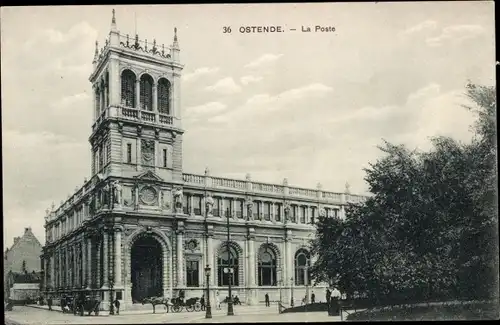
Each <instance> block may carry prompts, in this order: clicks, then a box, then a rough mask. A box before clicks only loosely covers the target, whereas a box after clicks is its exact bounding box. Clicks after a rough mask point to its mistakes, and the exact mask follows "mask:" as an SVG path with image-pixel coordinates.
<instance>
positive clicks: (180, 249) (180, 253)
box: [177, 229, 184, 287]
mask: <svg viewBox="0 0 500 325" xmlns="http://www.w3.org/2000/svg"><path fill="white" fill-rule="evenodd" d="M183 235H184V230H183V229H182V230H177V286H178V287H180V286H184V267H183V266H184V236H183Z"/></svg>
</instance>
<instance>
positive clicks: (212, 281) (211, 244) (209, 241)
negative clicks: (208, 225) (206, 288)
mask: <svg viewBox="0 0 500 325" xmlns="http://www.w3.org/2000/svg"><path fill="white" fill-rule="evenodd" d="M212 237H213V236H212V235H211V234H209V235H208V238H207V250H208V256H207V264H208V265H209V266H210V269H211V270H212V271H211V274H210V286H212V287H213V286H214V285H215V278H216V274H217V270H216V269H215V266H214V256H215V252H214V239H213V238H212Z"/></svg>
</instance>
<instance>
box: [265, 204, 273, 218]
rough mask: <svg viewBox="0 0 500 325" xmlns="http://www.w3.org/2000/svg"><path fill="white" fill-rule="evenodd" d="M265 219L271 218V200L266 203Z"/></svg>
mask: <svg viewBox="0 0 500 325" xmlns="http://www.w3.org/2000/svg"><path fill="white" fill-rule="evenodd" d="M264 220H266V221H270V220H271V203H269V202H265V203H264Z"/></svg>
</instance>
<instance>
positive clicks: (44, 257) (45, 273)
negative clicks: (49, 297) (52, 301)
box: [42, 253, 49, 291]
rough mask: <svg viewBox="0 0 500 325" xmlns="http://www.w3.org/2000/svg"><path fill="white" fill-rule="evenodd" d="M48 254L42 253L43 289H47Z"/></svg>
mask: <svg viewBox="0 0 500 325" xmlns="http://www.w3.org/2000/svg"><path fill="white" fill-rule="evenodd" d="M47 255H48V254H47V253H45V254H44V255H43V257H42V258H43V289H44V291H47V288H48V280H49V257H48V256H47Z"/></svg>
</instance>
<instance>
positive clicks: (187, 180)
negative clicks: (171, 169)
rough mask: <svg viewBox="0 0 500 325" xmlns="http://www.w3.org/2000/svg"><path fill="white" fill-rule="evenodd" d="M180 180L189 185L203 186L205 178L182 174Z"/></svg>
mask: <svg viewBox="0 0 500 325" xmlns="http://www.w3.org/2000/svg"><path fill="white" fill-rule="evenodd" d="M182 180H183V181H184V183H189V184H196V185H199V184H205V176H201V175H194V174H182Z"/></svg>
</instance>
